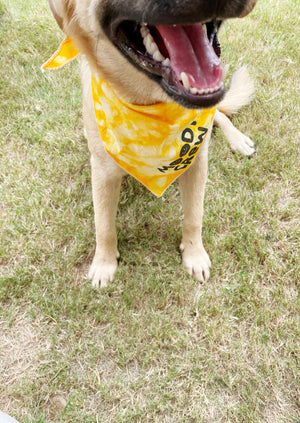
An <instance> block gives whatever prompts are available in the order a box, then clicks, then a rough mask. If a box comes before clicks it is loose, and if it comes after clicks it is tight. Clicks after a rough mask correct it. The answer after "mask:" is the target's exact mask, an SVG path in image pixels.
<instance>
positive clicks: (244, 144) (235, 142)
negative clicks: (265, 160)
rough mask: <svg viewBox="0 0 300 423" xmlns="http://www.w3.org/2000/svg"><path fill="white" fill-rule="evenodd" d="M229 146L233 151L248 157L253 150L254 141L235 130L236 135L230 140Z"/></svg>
mask: <svg viewBox="0 0 300 423" xmlns="http://www.w3.org/2000/svg"><path fill="white" fill-rule="evenodd" d="M230 147H231V149H232V151H233V152H234V153H240V154H243V155H244V156H248V157H249V156H252V154H253V153H254V152H255V148H254V142H253V141H252V140H251V139H250V138H248V137H247V136H246V135H244V134H242V133H241V132H240V131H237V134H236V137H235V138H234V139H232V140H230Z"/></svg>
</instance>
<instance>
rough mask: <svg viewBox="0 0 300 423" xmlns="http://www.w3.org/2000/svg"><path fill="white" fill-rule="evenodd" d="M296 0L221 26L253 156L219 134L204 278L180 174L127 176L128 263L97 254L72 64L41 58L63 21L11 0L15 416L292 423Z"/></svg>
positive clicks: (5, 41)
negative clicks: (190, 270) (238, 74)
mask: <svg viewBox="0 0 300 423" xmlns="http://www.w3.org/2000/svg"><path fill="white" fill-rule="evenodd" d="M297 10H298V12H299V5H298V4H297V2H296V1H295V0H283V1H281V2H277V1H276V0H264V2H258V6H257V7H256V9H255V10H254V12H253V14H251V16H250V17H248V18H246V19H244V20H236V21H232V22H228V24H227V25H226V29H224V30H223V32H222V35H221V40H222V45H223V57H224V60H225V61H226V62H227V63H230V72H232V71H233V70H234V69H236V68H237V67H239V66H240V65H244V64H246V65H248V67H249V69H250V72H251V74H252V75H253V78H254V79H255V82H256V86H257V92H256V98H255V100H254V101H253V103H252V104H251V105H250V106H249V107H247V108H245V109H244V110H243V111H242V113H241V114H240V115H238V116H236V117H235V119H234V121H235V124H236V125H237V126H238V128H239V129H240V130H242V131H243V132H245V133H247V134H248V135H249V136H251V138H252V139H253V140H254V141H255V143H256V148H257V152H256V154H255V156H254V157H253V158H252V159H251V160H249V159H246V158H244V157H241V156H239V155H234V154H232V153H231V152H230V150H229V148H228V146H227V145H226V144H225V141H224V140H223V137H222V134H221V132H220V131H218V130H216V131H215V133H214V140H213V141H212V143H211V149H210V163H209V182H208V185H207V193H206V201H205V203H206V204H205V221H204V242H205V245H206V247H207V250H208V252H209V254H210V256H211V258H212V262H213V270H212V275H211V279H210V281H209V282H208V283H207V284H205V285H201V284H198V283H195V282H194V281H193V280H191V279H190V278H189V277H188V276H187V274H186V273H185V272H184V270H183V269H182V267H181V265H180V256H179V252H178V245H179V242H180V223H181V219H182V209H181V206H180V196H179V192H178V186H177V184H175V185H174V186H172V187H171V188H170V189H169V190H168V191H167V193H166V195H165V196H164V197H163V198H162V199H159V200H157V199H155V198H154V197H153V196H152V195H151V194H150V193H148V192H147V191H146V190H145V189H144V188H143V187H142V186H141V185H139V184H138V183H136V182H135V181H134V180H133V179H129V178H128V179H125V180H124V182H123V189H122V194H121V199H120V209H119V213H118V218H117V228H118V233H119V249H120V252H121V261H120V268H119V271H118V273H117V277H116V280H115V281H114V282H113V283H112V284H111V285H110V286H109V288H108V289H107V290H103V291H95V290H93V289H92V287H91V284H90V282H89V281H88V280H86V278H85V275H86V273H87V269H88V266H89V264H90V262H91V259H92V256H93V251H94V246H95V245H94V242H95V240H94V224H93V207H92V200H91V186H90V169H89V155H88V150H87V147H86V142H85V140H84V138H83V135H82V133H83V131H82V119H81V92H80V83H79V74H78V67H77V64H76V63H73V64H71V65H70V66H69V67H67V68H66V69H64V70H62V71H60V72H58V73H53V74H42V73H41V72H40V69H39V67H40V65H41V63H43V61H45V60H46V59H47V58H48V57H49V56H50V55H51V53H52V52H53V51H54V50H55V48H56V47H57V45H58V43H59V41H60V40H61V38H62V35H61V33H60V32H59V30H58V29H57V26H56V24H55V22H54V20H53V18H52V17H51V16H50V12H49V10H48V6H47V5H46V2H40V3H38V4H37V2H35V1H33V0H28V1H27V2H23V1H21V0H11V1H10V2H9V3H7V2H4V1H3V0H2V1H1V0H0V45H1V66H0V81H1V83H0V100H1V101H0V128H1V139H0V142H1V156H0V178H1V203H0V204H1V205H0V207H1V215H0V219H1V226H2V231H1V242H0V256H1V258H0V270H1V276H0V301H1V307H0V409H1V410H2V411H5V412H7V413H9V414H11V415H13V416H14V417H15V418H17V419H18V420H19V421H20V422H22V423H33V422H34V423H45V422H55V423H58V422H72V423H76V422H85V423H96V422H143V423H144V422H176V423H177V422H178V423H179V422H188V423H198V422H199V423H200V422H201V423H202V422H203V423H204V422H205V423H212V422H230V423H244V422H245V423H258V422H268V423H279V422H282V423H287V422H296V421H297V420H300V404H299V331H298V328H299V326H297V323H298V322H297V318H298V315H299V299H297V295H298V291H297V289H298V286H297V284H298V279H299V176H298V175H299V164H298V161H299V160H298V157H299V156H298V152H299V136H300V131H299V120H298V116H299V112H300V110H299V51H300V49H299V30H298V22H297V16H298V15H299V13H297Z"/></svg>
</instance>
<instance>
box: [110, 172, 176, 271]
mask: <svg viewBox="0 0 300 423" xmlns="http://www.w3.org/2000/svg"><path fill="white" fill-rule="evenodd" d="M181 218H182V207H181V199H180V193H179V188H178V184H177V183H175V184H173V185H172V186H171V187H169V189H168V191H167V192H166V193H165V194H164V196H163V197H161V198H156V197H155V196H154V195H153V194H151V192H149V191H148V190H147V189H146V188H145V187H144V186H143V185H141V184H140V183H139V182H137V181H136V180H135V179H133V178H130V177H125V178H124V180H123V183H122V189H121V195H120V201H119V209H118V214H117V233H118V247H119V251H120V255H121V257H120V263H121V264H122V263H124V264H126V265H128V264H130V263H132V261H133V260H135V261H136V262H139V261H140V260H139V259H138V260H137V256H138V257H140V258H141V257H143V258H144V259H145V258H147V261H149V263H150V262H151V263H155V262H157V261H161V257H162V256H164V258H165V259H167V258H168V257H169V258H170V260H172V259H171V257H172V255H173V256H178V257H179V256H180V255H179V245H180V240H181Z"/></svg>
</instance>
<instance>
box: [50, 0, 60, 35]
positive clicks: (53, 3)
mask: <svg viewBox="0 0 300 423" xmlns="http://www.w3.org/2000/svg"><path fill="white" fill-rule="evenodd" d="M48 1H49V5H50V8H51V10H52V13H53V15H54V17H55V19H56V21H57V23H58V25H59V26H60V28H61V29H63V21H64V19H63V17H64V6H63V2H62V0H48Z"/></svg>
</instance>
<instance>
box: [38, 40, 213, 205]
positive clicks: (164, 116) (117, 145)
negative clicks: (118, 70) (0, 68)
mask: <svg viewBox="0 0 300 423" xmlns="http://www.w3.org/2000/svg"><path fill="white" fill-rule="evenodd" d="M78 54H79V51H78V50H77V49H76V47H75V46H74V45H73V42H72V40H71V39H70V38H68V37H67V38H66V39H65V41H64V42H63V43H62V44H61V45H60V47H59V49H58V50H57V51H56V53H55V54H54V55H53V56H52V57H51V58H50V59H49V60H48V61H47V62H46V63H45V64H44V65H43V66H42V69H43V70H50V69H58V68H61V67H62V66H64V65H65V64H66V63H68V62H70V61H71V60H73V59H74V58H75V57H76V56H77V55H78ZM91 83H92V93H93V101H94V109H95V115H96V120H97V123H98V127H99V132H100V135H101V138H102V141H103V143H104V146H105V149H106V151H107V152H108V153H109V154H110V155H111V157H112V158H113V159H114V160H115V161H116V162H117V163H118V164H119V165H120V166H121V167H122V168H123V169H124V170H125V171H126V172H127V173H129V174H130V175H132V176H134V177H135V178H136V179H137V180H138V181H140V182H141V183H142V184H143V185H145V186H146V187H147V188H148V189H149V190H150V191H151V192H152V193H154V194H155V195H157V196H158V197H159V196H161V195H162V194H163V193H164V191H165V190H166V189H167V188H168V187H169V185H170V184H171V183H172V182H173V181H174V180H175V179H176V178H178V176H180V175H181V174H182V173H183V172H184V171H185V170H186V169H187V168H188V167H189V166H190V165H191V164H192V162H193V160H194V158H195V156H196V154H197V152H198V151H199V148H200V147H201V144H202V143H203V141H204V139H205V137H206V136H207V134H208V133H209V131H210V130H211V128H212V125H213V118H214V113H215V108H214V107H213V108H211V109H205V110H188V109H184V108H183V107H181V106H179V105H178V104H176V103H173V102H172V103H157V104H153V105H147V106H139V105H134V104H129V103H126V102H125V101H123V100H121V99H120V98H119V97H118V96H117V94H116V92H115V91H114V90H113V88H112V87H111V86H110V85H109V84H108V83H107V82H106V81H104V80H103V79H101V78H98V77H96V76H94V75H93V76H92V81H91Z"/></svg>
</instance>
